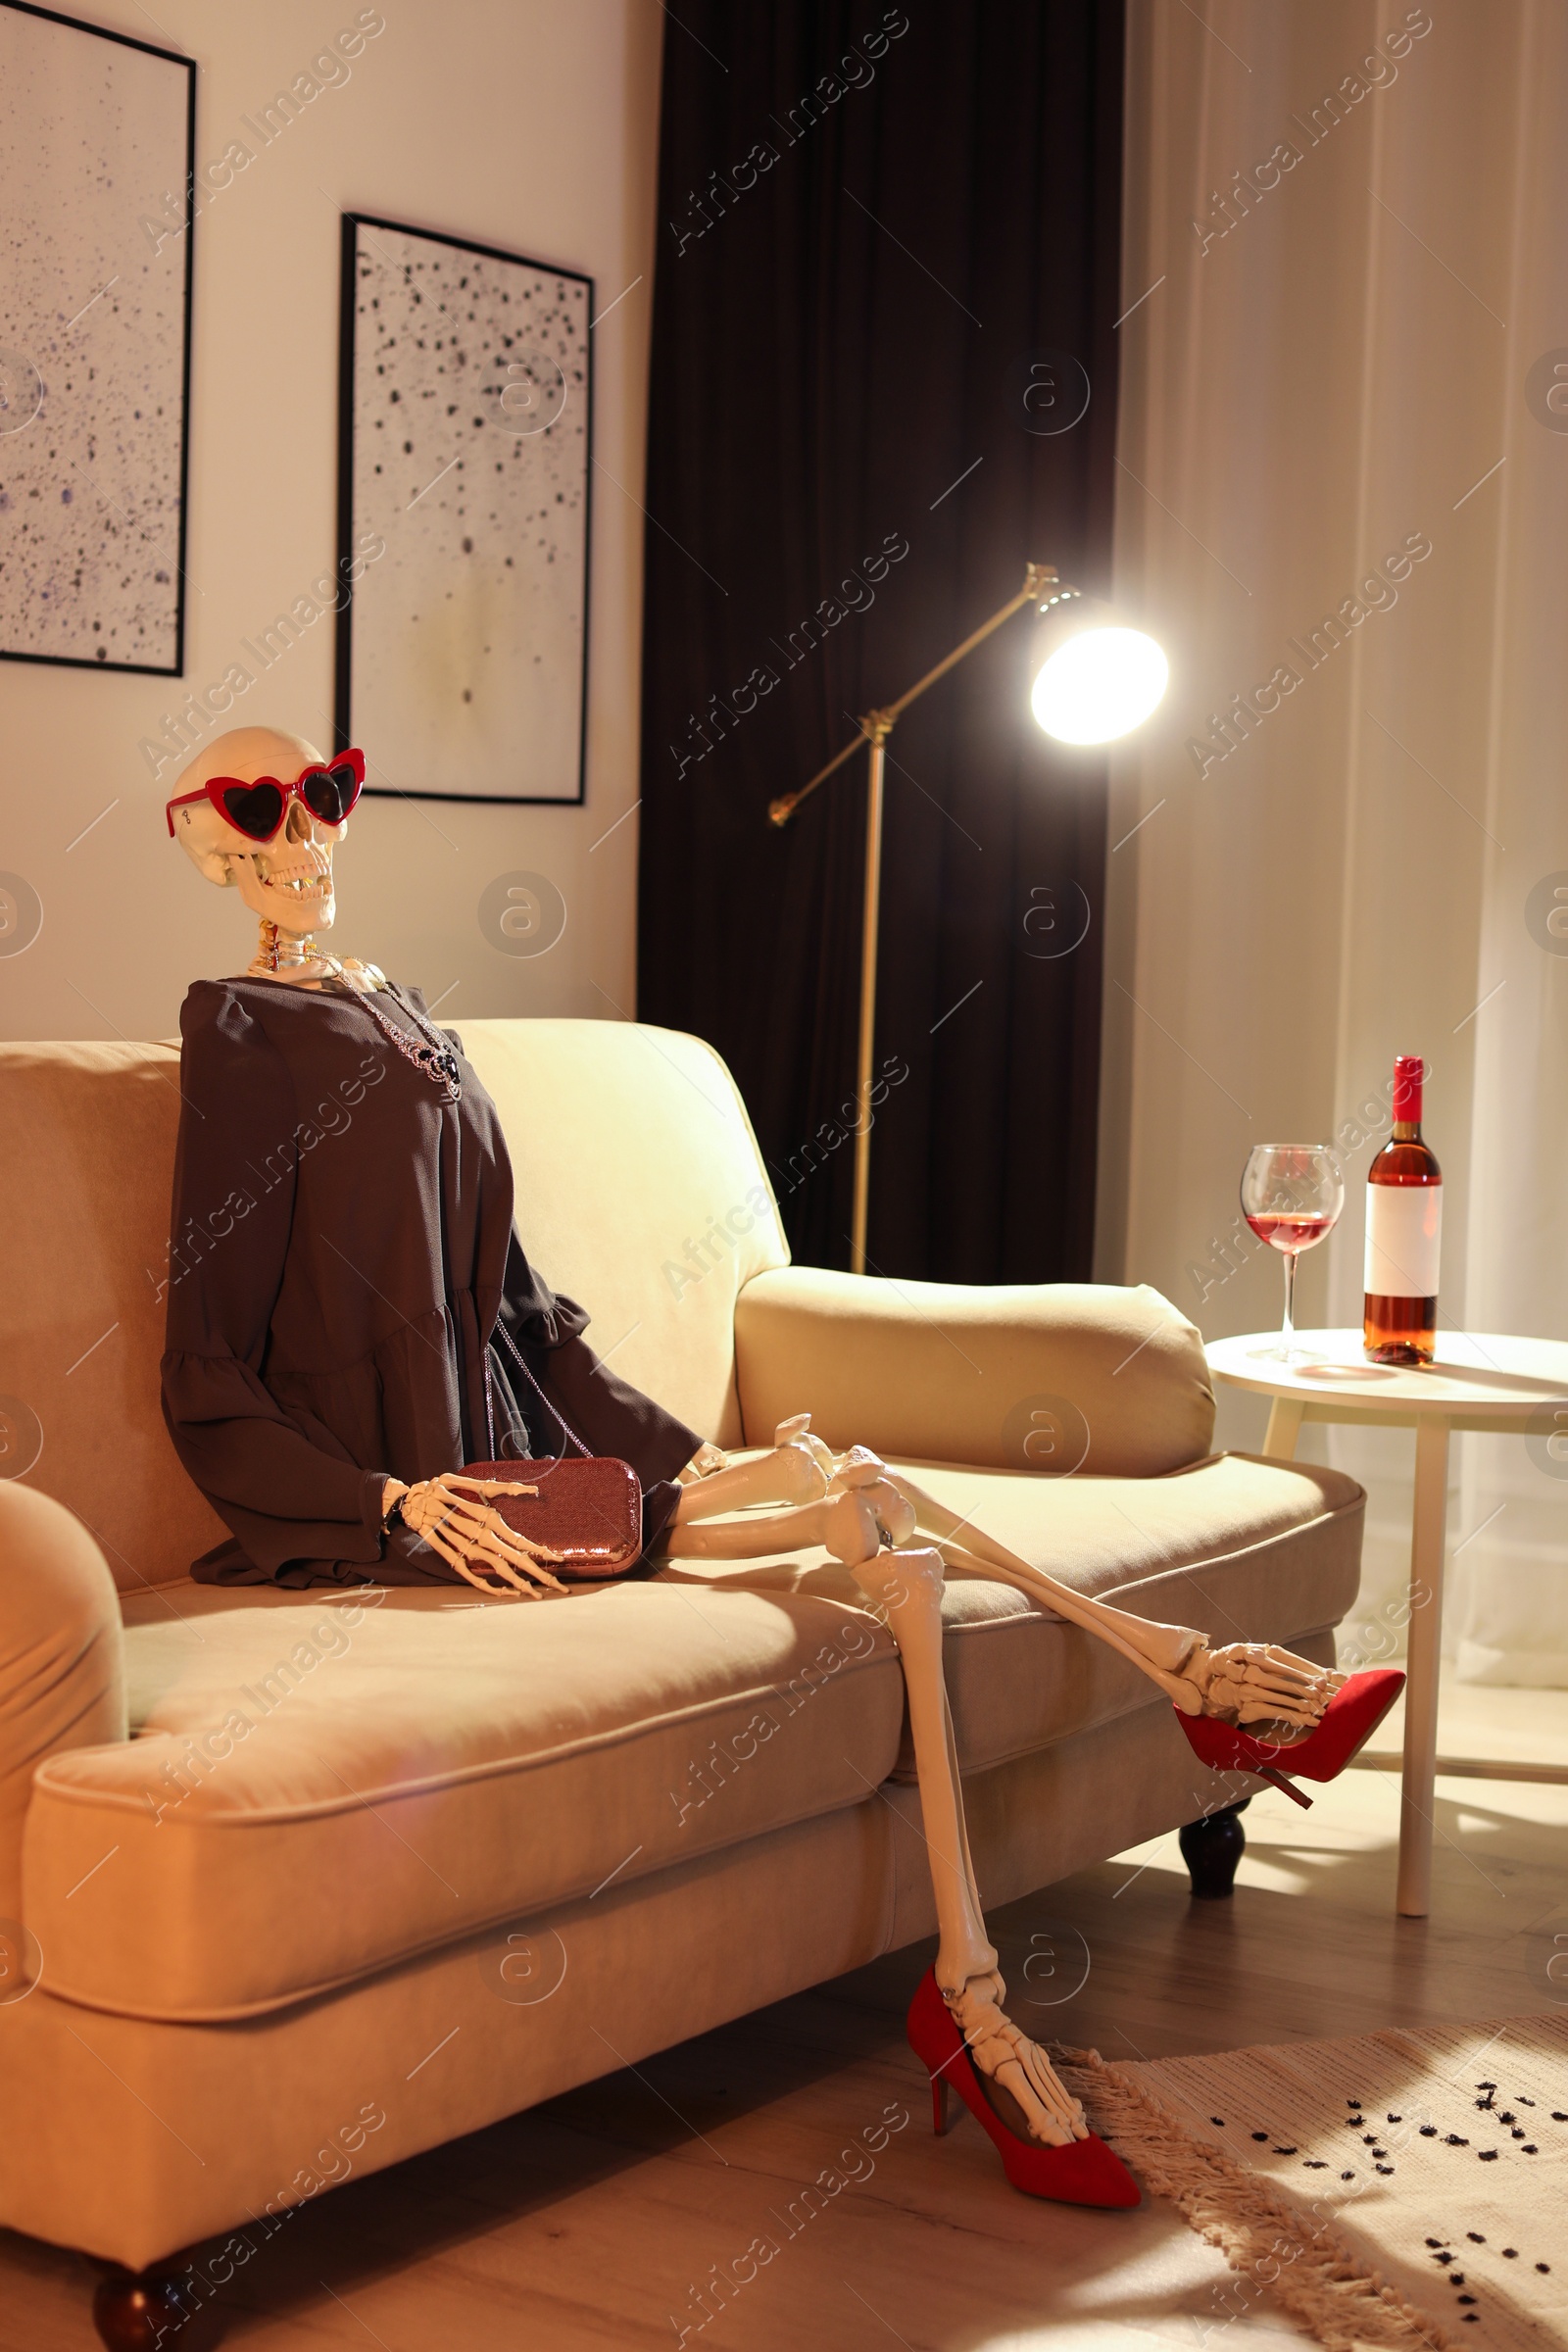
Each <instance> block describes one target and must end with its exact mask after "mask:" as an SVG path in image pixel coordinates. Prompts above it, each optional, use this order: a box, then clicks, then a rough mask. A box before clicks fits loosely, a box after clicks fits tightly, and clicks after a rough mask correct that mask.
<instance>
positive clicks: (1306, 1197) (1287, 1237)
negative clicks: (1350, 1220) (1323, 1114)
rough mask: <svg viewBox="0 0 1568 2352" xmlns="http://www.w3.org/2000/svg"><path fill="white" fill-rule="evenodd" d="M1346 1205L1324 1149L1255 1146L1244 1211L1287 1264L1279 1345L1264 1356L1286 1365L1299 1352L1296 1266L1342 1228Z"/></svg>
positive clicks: (1245, 1174) (1336, 1169) (1334, 1163)
mask: <svg viewBox="0 0 1568 2352" xmlns="http://www.w3.org/2000/svg"><path fill="white" fill-rule="evenodd" d="M1344 1206H1345V1179H1344V1177H1343V1176H1342V1175H1341V1173H1340V1163H1339V1161H1338V1160H1337V1159H1336V1158H1335V1156H1334V1154H1333V1152H1330V1151H1329V1150H1327V1149H1326V1147H1325V1146H1324V1145H1322V1144H1254V1145H1253V1147H1252V1149H1251V1151H1250V1152H1249V1154H1248V1159H1247V1166H1246V1167H1245V1168H1244V1169H1243V1171H1242V1212H1243V1214H1244V1215H1245V1217H1246V1219H1247V1222H1248V1223H1249V1225H1250V1227H1251V1228H1252V1231H1253V1232H1254V1233H1255V1234H1256V1236H1257V1238H1258V1240H1259V1241H1260V1242H1267V1243H1268V1245H1269V1247H1270V1248H1271V1249H1274V1250H1279V1251H1280V1252H1281V1253H1282V1255H1283V1256H1284V1259H1285V1321H1284V1323H1283V1324H1282V1326H1281V1328H1280V1344H1279V1346H1278V1347H1277V1348H1269V1349H1266V1350H1265V1351H1264V1352H1265V1353H1267V1354H1268V1355H1269V1356H1271V1357H1272V1358H1273V1360H1274V1361H1275V1362H1277V1363H1282V1364H1288V1363H1290V1362H1291V1361H1292V1360H1293V1359H1294V1357H1295V1356H1296V1355H1297V1353H1298V1349H1297V1347H1296V1261H1297V1259H1298V1258H1299V1256H1300V1254H1301V1251H1302V1250H1310V1249H1312V1248H1313V1247H1314V1245H1315V1244H1316V1243H1318V1242H1321V1241H1322V1240H1323V1239H1324V1238H1325V1236H1327V1235H1328V1234H1331V1233H1332V1232H1333V1231H1334V1228H1335V1226H1336V1225H1337V1224H1338V1223H1339V1218H1340V1211H1341V1209H1342V1208H1343V1207H1344Z"/></svg>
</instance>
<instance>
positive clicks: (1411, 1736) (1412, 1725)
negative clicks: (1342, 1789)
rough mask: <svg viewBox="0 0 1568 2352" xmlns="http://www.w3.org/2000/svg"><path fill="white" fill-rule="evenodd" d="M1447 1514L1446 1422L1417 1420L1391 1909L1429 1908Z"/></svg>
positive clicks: (1415, 1914) (1417, 1913) (1420, 1914)
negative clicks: (1396, 1880) (1395, 1886)
mask: <svg viewBox="0 0 1568 2352" xmlns="http://www.w3.org/2000/svg"><path fill="white" fill-rule="evenodd" d="M1447 1512H1448V1424H1447V1422H1446V1421H1444V1420H1441V1419H1439V1418H1438V1417H1437V1416H1436V1415H1433V1416H1432V1417H1431V1418H1430V1419H1429V1418H1427V1417H1425V1416H1423V1418H1422V1419H1421V1421H1420V1422H1419V1423H1418V1424H1417V1427H1416V1436H1415V1514H1414V1518H1413V1520H1412V1523H1411V1529H1410V1626H1409V1647H1408V1655H1407V1657H1406V1659H1405V1670H1406V1673H1407V1676H1408V1680H1407V1682H1406V1684H1405V1691H1404V1779H1403V1784H1402V1787H1401V1789H1400V1795H1399V1891H1398V1909H1399V1911H1400V1913H1401V1914H1402V1916H1403V1917H1405V1918H1406V1919H1424V1918H1425V1917H1426V1915H1427V1913H1428V1912H1429V1911H1430V1910H1431V1908H1432V1808H1433V1789H1434V1784H1435V1782H1436V1778H1437V1769H1436V1768H1437V1756H1438V1668H1439V1665H1440V1663H1441V1661H1442V1656H1443V1565H1444V1551H1445V1548H1446V1521H1447Z"/></svg>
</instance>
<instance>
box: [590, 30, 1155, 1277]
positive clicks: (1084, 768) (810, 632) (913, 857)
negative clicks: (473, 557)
mask: <svg viewBox="0 0 1568 2352" xmlns="http://www.w3.org/2000/svg"><path fill="white" fill-rule="evenodd" d="M1121 59H1122V23H1121V10H1120V8H1119V7H1117V6H1109V5H1099V6H1097V5H1095V4H1094V0H966V5H964V6H962V7H956V6H948V7H943V8H934V9H928V8H920V9H918V10H917V9H915V8H914V7H913V6H912V4H911V6H910V8H909V10H908V11H907V12H906V11H905V10H904V9H903V8H900V7H893V8H884V7H883V6H881V5H880V4H879V0H854V4H853V5H848V6H844V5H837V4H835V0H819V4H818V5H815V6H812V5H809V0H747V5H745V6H744V7H737V6H735V5H734V0H723V4H720V0H683V4H682V6H681V8H680V10H679V13H678V18H673V17H670V16H669V15H668V14H667V12H666V20H665V34H664V86H663V119H662V152H661V165H660V217H661V227H660V237H659V245H658V261H657V274H656V284H655V296H654V344H653V386H652V403H651V412H650V421H649V463H648V479H647V493H646V495H647V506H648V515H649V522H648V531H647V618H646V626H645V636H644V695H643V785H642V789H643V802H642V810H641V822H642V860H641V880H640V949H639V1003H638V1010H639V1014H640V1017H641V1018H642V1019H644V1020H649V1021H658V1022H662V1023H665V1024H667V1025H669V1026H671V1027H675V1028H681V1029H690V1030H695V1031H696V1032H697V1033H698V1034H699V1035H701V1036H703V1037H706V1038H708V1039H710V1040H711V1043H712V1044H713V1045H714V1046H715V1047H716V1048H717V1049H718V1051H719V1052H720V1053H721V1054H723V1055H724V1057H725V1059H726V1060H727V1061H728V1063H729V1065H730V1067H731V1068H732V1069H733V1071H734V1072H735V1075H736V1078H737V1080H738V1082H739V1084H740V1087H741V1091H742V1093H743V1094H744V1096H745V1098H746V1102H747V1103H748V1106H749V1107H750V1110H751V1113H752V1117H753V1119H754V1121H755V1123H756V1126H757V1131H758V1134H759V1137H760V1141H761V1146H762V1150H763V1152H764V1154H765V1156H766V1158H767V1162H768V1165H769V1167H770V1169H771V1171H772V1176H773V1182H774V1187H775V1190H776V1192H777V1194H778V1197H779V1201H780V1204H781V1207H782V1210H783V1214H784V1218H785V1223H786V1226H787V1228H788V1230H789V1233H790V1237H791V1241H792V1245H793V1247H794V1249H795V1251H796V1254H797V1256H799V1257H800V1258H802V1259H803V1260H805V1261H807V1262H810V1263H815V1264H823V1265H845V1264H847V1263H848V1257H849V1230H850V1201H851V1170H852V1160H853V1150H854V1147H853V1141H852V1137H851V1129H852V1127H853V1124H854V1121H855V1119H856V1117H857V1115H858V1112H857V1104H856V1102H855V1098H854V1088H855V1042H856V1027H857V1007H858V956H859V943H860V896H861V873H862V859H863V850H864V825H865V755H864V753H863V751H862V752H860V753H858V754H857V756H856V758H855V759H854V760H852V761H851V762H850V763H849V764H848V765H847V766H846V767H845V768H844V769H842V770H841V771H840V772H839V773H838V774H837V775H835V776H834V777H833V778H832V779H831V780H830V781H829V783H827V784H826V785H825V786H823V787H822V788H821V789H820V791H819V792H818V793H817V794H815V795H814V796H813V798H812V799H811V800H810V801H809V802H808V803H807V804H806V806H805V807H804V808H803V809H801V811H800V813H799V814H798V815H797V817H796V818H795V820H794V822H793V823H792V824H791V825H790V826H789V827H788V828H787V829H786V830H784V831H782V832H780V831H778V830H776V829H775V828H774V827H773V826H771V825H770V824H769V823H768V821H767V805H768V802H769V801H770V800H771V799H772V798H773V797H774V796H775V795H777V794H779V793H782V792H785V791H788V790H790V789H792V788H793V787H795V786H797V785H799V784H801V783H803V782H804V781H805V780H806V778H807V777H808V776H809V775H810V774H811V773H812V772H813V771H814V770H815V769H816V768H817V767H819V766H820V765H821V764H822V762H823V761H824V760H826V759H828V758H829V757H830V756H831V754H832V753H833V752H834V751H835V750H837V748H838V747H839V746H840V744H842V743H843V742H845V741H846V740H847V739H848V737H849V736H850V735H851V734H852V733H853V731H854V724H855V720H856V718H857V716H858V713H859V712H861V711H865V710H867V709H870V708H872V707H874V706H880V705H883V704H886V703H889V702H891V701H892V700H893V699H894V698H895V697H896V696H897V695H899V694H901V693H902V692H903V691H904V689H905V688H906V687H907V686H908V685H909V684H911V683H912V682H913V680H914V679H915V678H916V677H917V676H919V675H920V674H921V673H922V672H923V671H924V670H925V669H926V668H927V667H929V666H930V664H931V663H933V662H936V661H938V660H940V659H941V657H942V656H943V655H944V654H946V653H947V652H948V651H949V650H950V649H951V648H952V646H954V645H955V644H956V643H957V641H958V640H959V639H960V638H961V637H964V636H966V635H967V634H968V633H969V631H970V630H971V629H973V628H974V627H976V626H977V625H978V624H979V622H980V621H982V620H983V619H984V618H985V617H986V616H987V614H988V613H991V612H993V611H994V610H995V609H996V608H997V607H998V606H999V605H1001V604H1002V603H1003V602H1004V601H1005V599H1006V598H1007V597H1008V596H1010V595H1011V594H1012V593H1013V592H1014V591H1015V590H1016V589H1017V588H1018V587H1019V586H1020V585H1021V583H1022V580H1023V574H1024V565H1025V563H1026V562H1027V561H1028V560H1029V559H1031V558H1032V559H1035V560H1037V561H1040V562H1043V563H1048V564H1055V565H1056V567H1057V568H1058V570H1060V571H1061V572H1062V573H1063V574H1064V575H1065V576H1068V577H1070V578H1073V579H1075V580H1077V581H1079V582H1080V583H1081V584H1083V585H1084V586H1087V587H1091V588H1103V587H1104V586H1105V584H1106V574H1107V566H1108V559H1109V536H1110V511H1111V487H1112V486H1111V471H1112V465H1113V459H1112V448H1113V439H1114V426H1115V383H1116V374H1115V348H1116V344H1115V335H1114V333H1113V331H1112V330H1113V324H1114V320H1115V318H1116V308H1117V303H1116V294H1117V282H1118V281H1117V250H1118V236H1119V186H1120V169H1121ZM1085 399H1087V403H1088V405H1087V408H1086V409H1083V413H1082V414H1081V415H1078V411H1079V410H1080V408H1081V407H1082V404H1083V402H1084V401H1085ZM1075 417H1076V421H1074V418H1075ZM1050 427H1057V428H1060V429H1054V430H1053V429H1042V428H1050ZM611 495H613V493H611ZM1030 636H1031V624H1030V621H1029V619H1028V617H1027V616H1020V617H1019V618H1017V619H1014V620H1012V621H1010V622H1008V623H1007V624H1006V626H1005V628H1004V629H1003V630H1002V631H1000V632H999V633H998V635H997V636H996V637H995V638H993V639H992V640H991V641H990V642H989V643H988V644H987V645H986V646H985V647H983V648H982V649H981V650H980V651H979V652H978V653H976V654H974V655H972V656H971V657H970V658H969V660H968V661H967V662H965V663H964V664H963V665H962V666H961V667H960V668H959V669H957V670H956V671H955V672H953V673H952V674H951V675H950V676H949V677H947V678H946V679H944V680H943V681H942V682H941V683H940V684H939V685H938V686H936V687H934V688H933V689H932V690H931V692H930V694H929V695H928V696H927V697H926V698H925V700H924V701H922V702H921V703H920V704H918V705H917V706H916V707H915V708H914V709H913V710H912V711H910V712H909V714H908V715H907V717H906V718H905V719H904V720H903V721H902V722H901V723H900V725H899V727H898V729H897V730H896V732H895V733H894V735H893V737H892V739H891V743H890V746H889V754H890V760H889V772H888V803H887V824H886V840H885V845H884V854H883V901H882V932H881V952H880V956H879V999H878V1013H877V1045H876V1062H877V1066H878V1068H879V1070H880V1071H882V1072H883V1073H884V1074H885V1077H886V1086H885V1091H884V1092H883V1093H882V1094H881V1099H880V1100H879V1101H877V1102H875V1103H873V1106H872V1112H871V1115H872V1116H873V1118H874V1121H875V1124H874V1130H873V1144H872V1181H871V1212H870V1237H869V1244H868V1255H869V1259H870V1262H871V1265H872V1267H873V1269H874V1270H878V1271H885V1272H889V1273H893V1274H900V1275H915V1276H920V1275H923V1276H929V1277H932V1278H936V1279H948V1280H963V1281H979V1282H999V1281H1037V1280H1053V1279H1055V1280H1060V1279H1072V1278H1086V1277H1087V1276H1088V1274H1089V1271H1090V1259H1091V1250H1092V1245H1093V1224H1094V1185H1095V1130H1096V1106H1097V1095H1098V1081H1099V1059H1100V1000H1101V917H1102V910H1103V879H1104V863H1105V802H1104V786H1103V759H1102V758H1100V757H1092V756H1083V755H1072V754H1065V753H1063V752H1061V751H1060V750H1058V749H1057V747H1055V746H1054V745H1052V744H1050V743H1049V742H1048V740H1047V738H1046V737H1045V736H1044V735H1042V734H1041V732H1040V730H1039V728H1038V727H1037V726H1036V725H1035V723H1034V720H1033V718H1032V717H1031V716H1030V713H1029V710H1028V702H1027V670H1026V662H1027V655H1028V650H1029V644H1030ZM1085 926H1087V929H1085ZM1080 932H1082V933H1083V936H1082V938H1081V940H1080V942H1079V944H1078V945H1076V946H1072V945H1071V944H1070V943H1071V942H1072V941H1073V940H1074V939H1075V938H1077V937H1078V935H1079V933H1080ZM725 1205H726V1204H724V1203H717V1202H715V1204H714V1207H715V1211H716V1212H717V1213H722V1211H723V1208H724V1206H725Z"/></svg>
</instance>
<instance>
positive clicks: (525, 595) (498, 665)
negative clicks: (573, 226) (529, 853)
mask: <svg viewBox="0 0 1568 2352" xmlns="http://www.w3.org/2000/svg"><path fill="white" fill-rule="evenodd" d="M592 309H593V283H592V280H591V279H590V278H587V277H584V276H582V275H581V274H580V273H579V272H577V271H576V270H557V269H553V268H551V267H549V266H548V265H547V264H544V263H541V262H531V261H527V260H525V259H524V258H523V257H522V256H521V255H518V254H514V253H503V252H500V251H498V250H496V249H495V248H494V247H491V246H487V245H475V244H470V243H468V242H466V240H464V239H462V238H457V237H443V236H436V235H433V234H432V233H431V232H430V231H428V230H425V229H417V228H407V227H400V226H398V225H397V223H396V222H393V221H376V220H371V219H369V218H368V217H367V216H365V215H363V214H349V215H346V216H345V218H344V221H343V310H342V384H341V402H342V409H341V444H340V450H339V461H338V510H339V511H338V543H339V544H338V554H339V558H340V562H341V570H342V575H343V577H344V578H345V580H348V579H351V578H352V579H353V581H354V590H353V594H352V596H351V597H350V598H349V599H348V600H347V601H346V602H345V603H344V605H343V606H342V607H341V609H340V610H339V613H338V637H337V711H336V721H337V739H338V747H339V749H344V748H346V747H347V746H348V745H349V744H350V743H357V744H363V745H365V746H366V747H367V751H368V767H367V786H366V789H367V790H368V791H371V792H377V791H378V792H393V793H397V794H400V795H412V796H415V797H419V798H427V799H432V800H458V801H545V802H574V801H580V800H581V799H582V797H583V752H584V741H583V738H584V711H585V705H586V694H587V660H588V509H589V499H588V468H589V423H590V409H589V400H590V381H591V378H590V333H589V327H590V320H591V317H592Z"/></svg>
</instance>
